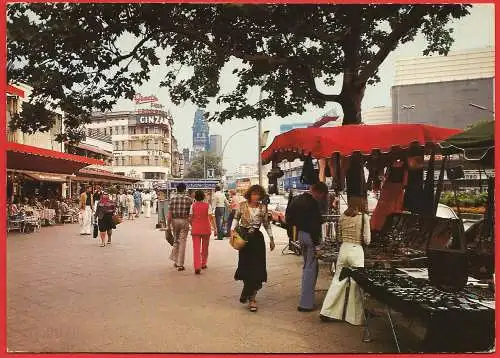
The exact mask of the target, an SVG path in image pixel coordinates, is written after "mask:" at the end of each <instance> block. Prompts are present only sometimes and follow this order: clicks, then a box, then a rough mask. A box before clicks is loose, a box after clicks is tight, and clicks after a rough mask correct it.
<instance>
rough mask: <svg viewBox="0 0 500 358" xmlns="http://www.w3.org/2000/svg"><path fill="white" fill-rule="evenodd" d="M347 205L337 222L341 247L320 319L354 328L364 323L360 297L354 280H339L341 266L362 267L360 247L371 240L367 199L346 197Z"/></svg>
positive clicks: (363, 258)
mask: <svg viewBox="0 0 500 358" xmlns="http://www.w3.org/2000/svg"><path fill="white" fill-rule="evenodd" d="M348 204H349V206H348V208H347V210H346V211H344V213H343V214H342V215H341V216H340V219H339V233H340V235H339V236H340V240H341V241H342V245H341V246H340V250H339V256H338V258H337V264H336V270H335V275H334V276H333V279H332V283H331V284H330V288H329V289H328V292H327V294H326V296H325V300H324V301H323V307H322V308H321V312H320V318H321V319H322V320H345V321H346V322H349V323H350V324H353V325H362V324H363V321H364V312H363V296H362V293H361V291H360V289H359V287H358V284H357V283H356V281H354V280H351V279H350V278H349V277H347V278H344V279H343V280H342V281H340V273H341V271H342V268H344V267H364V266H365V254H364V251H363V244H364V245H369V244H370V240H371V232H370V216H369V214H368V204H367V201H366V198H362V197H352V198H349V203H348Z"/></svg>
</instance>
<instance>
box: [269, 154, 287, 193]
mask: <svg viewBox="0 0 500 358" xmlns="http://www.w3.org/2000/svg"><path fill="white" fill-rule="evenodd" d="M284 174H285V173H284V172H283V170H281V168H280V167H279V166H278V164H277V163H275V162H273V164H272V168H271V170H270V171H269V172H268V173H267V178H268V180H269V188H268V193H269V194H271V195H272V194H279V190H278V178H281V177H282V176H283V175H284Z"/></svg>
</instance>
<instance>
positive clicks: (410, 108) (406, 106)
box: [401, 104, 416, 123]
mask: <svg viewBox="0 0 500 358" xmlns="http://www.w3.org/2000/svg"><path fill="white" fill-rule="evenodd" d="M401 109H402V110H403V111H406V113H407V115H406V123H410V111H414V110H415V109H416V107H415V105H414V104H403V105H401Z"/></svg>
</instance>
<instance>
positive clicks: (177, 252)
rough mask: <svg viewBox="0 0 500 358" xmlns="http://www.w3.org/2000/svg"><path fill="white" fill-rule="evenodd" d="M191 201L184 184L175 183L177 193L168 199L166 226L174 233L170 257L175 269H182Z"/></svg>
mask: <svg viewBox="0 0 500 358" xmlns="http://www.w3.org/2000/svg"><path fill="white" fill-rule="evenodd" d="M192 203H193V201H192V200H191V198H190V197H189V196H188V195H187V194H186V184H184V183H180V184H179V185H177V194H176V195H174V196H173V197H172V198H171V199H170V203H169V210H168V219H167V227H168V228H169V229H171V230H172V233H173V235H174V240H175V241H174V246H173V248H172V253H171V254H170V259H171V260H172V261H174V262H175V264H174V267H176V268H177V271H184V258H185V256H186V239H187V235H188V233H189V210H190V208H191V204H192Z"/></svg>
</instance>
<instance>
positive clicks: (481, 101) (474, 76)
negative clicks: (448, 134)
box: [391, 48, 495, 129]
mask: <svg viewBox="0 0 500 358" xmlns="http://www.w3.org/2000/svg"><path fill="white" fill-rule="evenodd" d="M494 77H495V49H494V48H485V49H477V50H469V51H462V52H455V53H453V52H450V53H449V54H448V56H422V57H413V58H405V59H398V60H396V78H395V85H394V86H393V87H392V90H391V96H392V117H393V121H394V122H395V123H427V124H433V125H437V126H442V127H450V128H459V129H464V128H465V127H467V126H468V125H471V124H474V123H477V122H478V121H483V120H493V119H494V115H493V108H494V107H493V104H494V95H493V88H494ZM478 106H479V107H480V108H482V109H480V108H477V107H478Z"/></svg>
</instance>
